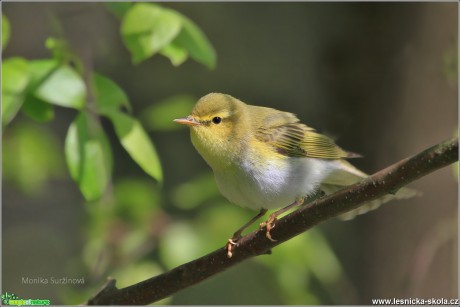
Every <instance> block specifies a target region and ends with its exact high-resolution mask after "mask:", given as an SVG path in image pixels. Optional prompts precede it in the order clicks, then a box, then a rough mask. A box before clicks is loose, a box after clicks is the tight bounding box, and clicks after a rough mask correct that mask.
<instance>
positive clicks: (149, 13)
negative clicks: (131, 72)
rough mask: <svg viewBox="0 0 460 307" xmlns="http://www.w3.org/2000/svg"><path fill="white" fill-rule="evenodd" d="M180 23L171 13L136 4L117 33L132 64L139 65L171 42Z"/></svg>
mask: <svg viewBox="0 0 460 307" xmlns="http://www.w3.org/2000/svg"><path fill="white" fill-rule="evenodd" d="M181 26H182V20H181V18H180V16H179V15H177V14H176V13H175V12H174V11H171V10H168V9H163V8H161V7H160V6H157V5H154V4H151V3H137V4H135V5H133V7H132V8H131V9H130V10H129V11H128V12H127V13H126V14H125V16H124V18H123V21H122V25H121V34H122V39H123V42H124V44H125V45H126V47H127V48H128V49H129V51H130V52H131V54H132V60H133V62H134V63H139V62H141V61H143V60H145V59H147V58H149V57H150V56H152V55H154V54H155V53H156V52H158V51H160V50H161V49H163V48H164V47H165V46H166V45H168V44H169V43H171V42H172V41H173V40H174V38H175V37H176V36H177V35H178V34H179V32H180V30H181Z"/></svg>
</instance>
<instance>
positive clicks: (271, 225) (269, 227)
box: [259, 216, 277, 242]
mask: <svg viewBox="0 0 460 307" xmlns="http://www.w3.org/2000/svg"><path fill="white" fill-rule="evenodd" d="M276 221H277V218H276V217H275V216H270V217H269V218H268V220H267V221H265V222H263V223H260V225H259V229H262V228H264V227H265V228H266V232H265V236H266V237H267V239H269V240H270V241H272V242H276V240H275V239H273V238H272V236H271V234H270V231H271V230H272V229H273V228H275V223H276Z"/></svg>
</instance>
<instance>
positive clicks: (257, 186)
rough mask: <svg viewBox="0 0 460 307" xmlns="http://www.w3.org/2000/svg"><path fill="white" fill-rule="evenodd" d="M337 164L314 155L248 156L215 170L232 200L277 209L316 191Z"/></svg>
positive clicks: (235, 202)
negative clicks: (243, 159) (285, 156)
mask: <svg viewBox="0 0 460 307" xmlns="http://www.w3.org/2000/svg"><path fill="white" fill-rule="evenodd" d="M335 168H336V163H335V161H330V160H322V159H314V158H286V159H280V158H274V159H272V160H264V161H263V162H261V161H257V160H256V161H250V160H245V161H243V162H242V163H240V164H238V165H237V166H236V167H232V168H228V169H222V170H219V171H216V170H214V175H215V178H216V182H217V185H218V187H219V190H220V191H221V193H222V194H223V195H224V196H225V197H226V198H227V199H228V200H230V201H231V202H232V203H234V204H236V205H239V206H242V207H247V208H251V209H253V210H259V209H261V208H265V209H276V208H282V207H285V206H287V205H289V204H291V203H293V202H294V201H295V200H296V199H298V198H299V197H305V196H308V195H310V194H312V193H314V192H315V191H316V190H317V189H318V187H319V184H320V183H321V182H322V181H323V180H324V179H325V178H326V177H327V176H328V175H329V174H330V173H331V172H332V171H333V170H334V169H335Z"/></svg>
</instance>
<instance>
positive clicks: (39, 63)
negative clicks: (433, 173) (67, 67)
mask: <svg viewBox="0 0 460 307" xmlns="http://www.w3.org/2000/svg"><path fill="white" fill-rule="evenodd" d="M58 67H59V62H58V61H56V60H53V59H46V60H33V61H29V70H30V75H31V80H30V90H31V91H35V90H36V89H37V88H38V86H39V85H40V84H41V83H42V82H43V81H44V80H45V79H46V78H48V77H50V76H51V74H52V73H53V72H54V71H55V70H56V69H57V68H58Z"/></svg>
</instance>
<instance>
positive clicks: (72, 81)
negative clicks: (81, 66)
mask: <svg viewBox="0 0 460 307" xmlns="http://www.w3.org/2000/svg"><path fill="white" fill-rule="evenodd" d="M35 95H36V96H37V98H40V99H41V100H43V101H46V102H48V103H51V104H55V105H59V106H62V107H68V108H75V109H82V108H83V106H84V105H85V102H86V101H85V98H86V88H85V83H84V82H83V80H82V78H81V77H80V75H78V73H77V72H76V71H75V70H74V69H73V68H71V67H70V66H67V65H63V66H60V67H59V68H57V69H56V70H55V71H53V72H52V74H51V75H50V76H49V77H48V78H46V79H45V80H43V82H42V83H41V84H40V85H39V86H38V88H37V89H36V91H35Z"/></svg>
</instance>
